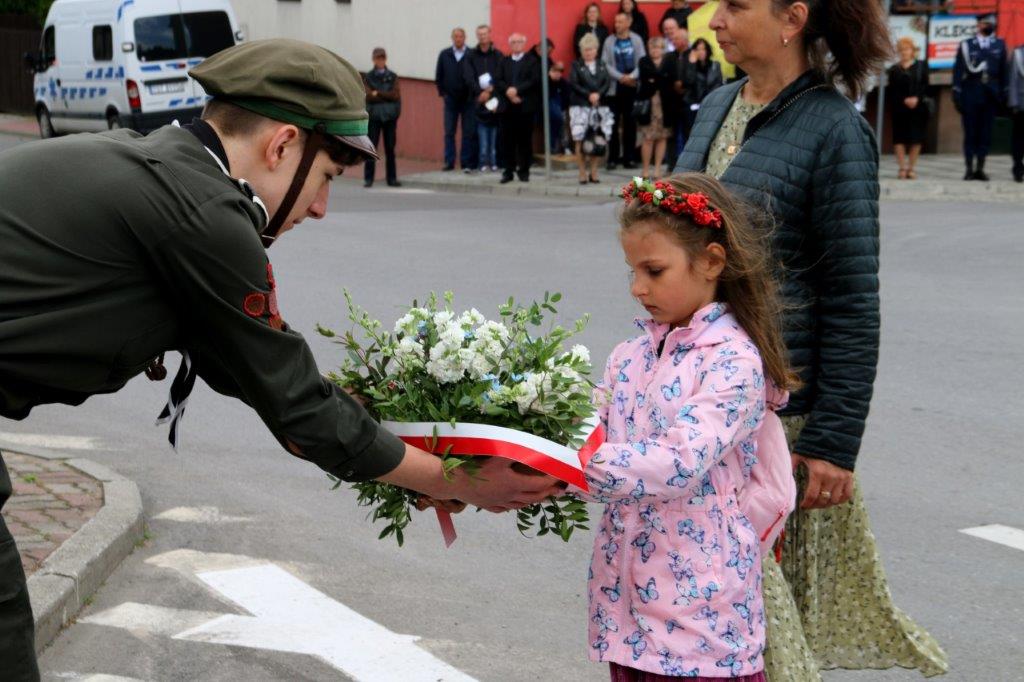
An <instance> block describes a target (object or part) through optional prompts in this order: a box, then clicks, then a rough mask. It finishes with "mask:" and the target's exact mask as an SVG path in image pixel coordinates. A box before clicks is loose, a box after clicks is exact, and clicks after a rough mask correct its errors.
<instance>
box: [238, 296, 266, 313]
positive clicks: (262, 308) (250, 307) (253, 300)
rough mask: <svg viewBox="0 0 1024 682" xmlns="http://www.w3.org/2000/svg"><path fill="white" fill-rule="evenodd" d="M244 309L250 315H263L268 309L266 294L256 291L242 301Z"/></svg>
mask: <svg viewBox="0 0 1024 682" xmlns="http://www.w3.org/2000/svg"><path fill="white" fill-rule="evenodd" d="M242 309H243V310H245V314H246V315H248V316H249V317H262V316H263V313H264V312H266V310H267V299H266V296H265V295H264V294H261V293H260V292H258V291H254V292H253V293H251V294H248V295H247V296H246V297H245V300H244V301H242Z"/></svg>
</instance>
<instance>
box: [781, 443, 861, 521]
mask: <svg viewBox="0 0 1024 682" xmlns="http://www.w3.org/2000/svg"><path fill="white" fill-rule="evenodd" d="M801 464H802V465H803V466H804V468H806V469H807V489H806V490H805V491H804V498H803V500H801V501H800V508H801V509H825V508H826V507H831V506H832V505H836V504H843V503H844V502H849V501H850V498H851V497H853V472H852V471H849V470H847V469H843V468H842V467H837V466H836V465H835V464H832V463H831V462H826V461H825V460H823V459H814V458H813V457H804V456H803V455H798V454H796V453H795V452H794V453H793V469H794V470H795V469H796V468H797V467H798V466H800V465H801Z"/></svg>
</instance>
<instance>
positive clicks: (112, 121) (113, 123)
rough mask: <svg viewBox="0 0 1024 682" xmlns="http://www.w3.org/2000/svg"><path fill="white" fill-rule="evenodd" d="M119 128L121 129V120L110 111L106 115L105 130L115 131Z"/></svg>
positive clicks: (115, 113)
mask: <svg viewBox="0 0 1024 682" xmlns="http://www.w3.org/2000/svg"><path fill="white" fill-rule="evenodd" d="M119 128H121V119H120V118H119V117H118V115H117V112H116V111H111V112H110V113H109V114H107V130H117V129H119Z"/></svg>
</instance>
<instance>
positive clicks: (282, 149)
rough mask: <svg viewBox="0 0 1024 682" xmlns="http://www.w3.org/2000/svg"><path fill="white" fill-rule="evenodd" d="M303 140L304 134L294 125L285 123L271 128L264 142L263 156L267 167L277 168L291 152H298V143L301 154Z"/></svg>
mask: <svg viewBox="0 0 1024 682" xmlns="http://www.w3.org/2000/svg"><path fill="white" fill-rule="evenodd" d="M301 142H302V136H301V135H300V134H299V129H298V128H297V127H296V126H294V125H291V124H284V125H278V126H273V127H271V128H269V129H268V131H267V134H266V135H265V137H264V143H263V144H264V150H263V156H264V162H265V163H266V164H267V168H269V169H270V170H275V169H276V168H277V167H278V166H279V165H281V163H282V162H283V161H284V159H285V157H286V156H287V155H288V154H289V153H291V154H294V153H295V152H296V146H297V145H298V146H299V148H298V153H299V154H300V155H301V154H302V149H301Z"/></svg>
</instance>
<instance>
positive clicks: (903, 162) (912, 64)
mask: <svg viewBox="0 0 1024 682" xmlns="http://www.w3.org/2000/svg"><path fill="white" fill-rule="evenodd" d="M896 49H897V51H898V52H899V55H900V60H899V62H897V63H896V64H893V65H892V66H891V67H890V68H889V92H890V94H891V96H892V102H893V105H892V142H893V147H894V148H895V151H896V160H897V161H899V164H900V179H901V180H905V179H909V180H913V179H915V178H916V177H917V173H916V172H915V171H914V165H915V164H917V157H918V156H919V155H920V154H921V145H922V144H923V143H924V137H925V134H926V133H927V132H928V107H927V106H926V105H925V95H926V94H927V92H928V65H927V64H925V63H924V62H923V61H920V60H918V59H916V58H915V56H914V55H915V53H916V52H917V47H916V46H915V45H914V41H913V40H911V39H910V38H906V37H904V38H900V39H899V40H898V41H897V42H896ZM908 148H909V151H910V155H909V158H908V155H907V150H908Z"/></svg>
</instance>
